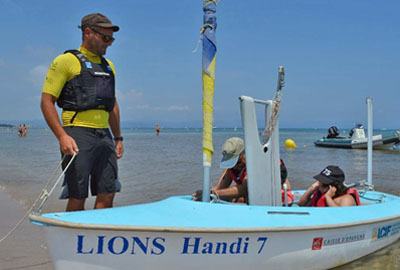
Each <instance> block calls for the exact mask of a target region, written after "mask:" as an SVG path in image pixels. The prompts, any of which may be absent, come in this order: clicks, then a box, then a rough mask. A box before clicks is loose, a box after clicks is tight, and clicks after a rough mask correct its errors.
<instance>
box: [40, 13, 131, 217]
mask: <svg viewBox="0 0 400 270" xmlns="http://www.w3.org/2000/svg"><path fill="white" fill-rule="evenodd" d="M78 27H79V28H80V29H81V30H82V45H81V46H80V48H79V49H78V50H69V51H66V52H65V53H64V54H62V55H59V56H57V57H56V58H55V59H54V61H53V62H52V64H51V66H50V68H49V70H48V72H47V75H46V79H45V82H44V86H43V91H42V99H41V109H42V112H43V115H44V118H45V119H46V122H47V124H48V125H49V127H50V128H51V130H52V131H53V133H54V135H55V136H56V137H57V139H58V141H59V144H60V149H61V152H62V155H63V156H65V158H64V160H63V167H65V166H66V165H67V163H68V162H69V160H70V159H71V157H72V156H73V155H74V154H77V156H76V158H75V159H74V161H73V162H72V164H71V167H70V168H69V169H68V170H67V172H66V175H65V180H64V183H66V185H67V188H68V203H67V207H66V210H67V211H77V210H83V209H84V208H85V200H86V198H87V197H88V189H89V185H90V187H91V193H92V195H96V202H95V206H94V207H95V208H107V207H112V205H113V200H114V195H115V192H116V191H118V190H117V178H118V167H117V159H119V158H121V157H122V155H123V150H124V148H123V144H122V140H123V138H122V136H121V128H120V115H119V107H118V103H117V100H116V97H115V68H114V65H113V63H112V62H111V61H110V60H108V59H105V58H104V57H103V55H105V54H106V51H107V48H108V47H109V46H111V44H112V43H113V42H114V40H115V39H114V37H113V34H114V32H117V31H118V30H119V27H118V26H117V25H114V24H112V23H111V21H110V20H109V19H108V18H107V17H106V16H104V15H102V14H100V13H93V14H89V15H86V16H84V17H83V18H82V21H81V25H80V26H78ZM82 85H83V86H84V87H82ZM82 89H84V90H85V91H83V90H82ZM56 102H57V105H58V106H59V107H61V108H62V109H63V111H62V115H61V119H62V124H61V121H60V119H59V117H58V114H57V111H56V108H55V103H56ZM109 128H110V129H111V132H110V130H109ZM111 133H112V135H113V137H112V135H111ZM89 179H90V183H89Z"/></svg>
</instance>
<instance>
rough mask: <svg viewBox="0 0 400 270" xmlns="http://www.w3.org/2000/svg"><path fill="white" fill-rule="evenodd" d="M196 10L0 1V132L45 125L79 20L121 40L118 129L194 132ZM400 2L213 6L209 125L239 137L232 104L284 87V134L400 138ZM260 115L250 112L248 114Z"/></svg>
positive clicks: (198, 87)
mask: <svg viewBox="0 0 400 270" xmlns="http://www.w3.org/2000/svg"><path fill="white" fill-rule="evenodd" d="M202 4H203V1H201V0H176V1H167V0H148V1H137V0H129V1H124V0H119V1H103V0H96V1H94V0H87V1H82V0H80V1H77V0H69V1H54V0H40V1H39V0H38V1H32V0H0V23H1V26H2V31H1V32H2V38H1V41H2V42H1V44H0V46H1V48H2V51H3V53H1V54H0V81H1V86H0V88H1V91H0V104H1V106H0V123H11V122H13V123H16V122H25V123H41V122H42V123H43V124H44V122H43V116H42V114H41V111H40V97H41V91H42V84H43V81H44V78H45V75H46V72H47V70H48V68H49V66H50V63H51V62H52V60H53V59H54V58H55V57H56V56H57V55H59V54H62V53H63V52H64V51H65V50H68V49H74V48H78V47H79V45H80V44H81V33H80V30H79V29H78V28H77V25H79V24H80V21H81V18H82V17H83V16H84V15H86V14H89V13H94V12H100V13H103V14H105V15H106V16H108V17H109V18H110V19H111V21H112V22H113V23H114V24H117V25H119V26H120V31H119V32H117V33H115V34H114V37H115V38H116V40H115V42H114V43H113V45H112V46H111V47H109V48H108V50H107V54H106V57H107V58H108V59H110V60H111V61H112V62H113V63H114V65H115V67H116V88H117V99H118V103H119V105H120V111H121V121H122V123H123V126H132V127H154V126H155V125H156V124H160V125H161V126H162V127H201V125H202V106H201V97H202V81H201V47H200V48H199V50H198V52H197V53H193V52H192V51H193V50H194V49H195V48H196V46H197V43H198V41H199V37H200V27H201V26H202V19H203V11H202ZM399 10H400V1H398V0H385V1H382V0H290V1H289V0H251V1H239V0H222V1H221V2H220V4H219V5H218V8H217V20H218V27H217V50H218V51H217V63H216V80H215V99H214V125H215V126H216V127H241V119H240V107H239V100H238V97H239V96H241V95H246V96H250V97H253V98H256V99H263V100H265V99H271V98H272V97H273V95H274V93H275V90H276V83H277V75H278V67H279V66H284V68H285V71H286V84H285V87H284V88H283V103H282V107H281V111H280V119H279V121H280V127H283V128H328V127H330V126H332V125H336V126H338V127H339V128H351V127H352V126H353V125H354V124H356V123H363V124H364V125H366V123H367V107H366V98H367V97H371V98H372V99H373V103H374V127H375V128H400V117H399V116H400V76H399V74H400V51H399V48H400V32H399V30H400V17H399V15H398V11H399ZM257 110H259V109H257Z"/></svg>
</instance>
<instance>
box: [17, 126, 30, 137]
mask: <svg viewBox="0 0 400 270" xmlns="http://www.w3.org/2000/svg"><path fill="white" fill-rule="evenodd" d="M27 132H28V128H27V127H26V125H25V124H23V125H21V124H20V125H19V126H18V136H19V137H25V136H26V133H27Z"/></svg>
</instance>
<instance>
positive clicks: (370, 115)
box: [367, 97, 373, 186]
mask: <svg viewBox="0 0 400 270" xmlns="http://www.w3.org/2000/svg"><path fill="white" fill-rule="evenodd" d="M372 107H373V106H372V99H371V98H370V97H367V108H368V145H367V149H368V150H367V151H368V185H369V186H372V147H373V145H372V143H373V141H372V140H373V139H372V134H373V123H372V122H373V121H372V115H373V111H372Z"/></svg>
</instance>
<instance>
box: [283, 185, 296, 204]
mask: <svg viewBox="0 0 400 270" xmlns="http://www.w3.org/2000/svg"><path fill="white" fill-rule="evenodd" d="M281 194H282V203H285V191H284V190H283V188H282V189H281ZM286 194H287V200H288V201H287V202H288V203H292V202H293V201H294V197H293V194H292V192H291V191H290V189H288V190H286Z"/></svg>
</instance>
